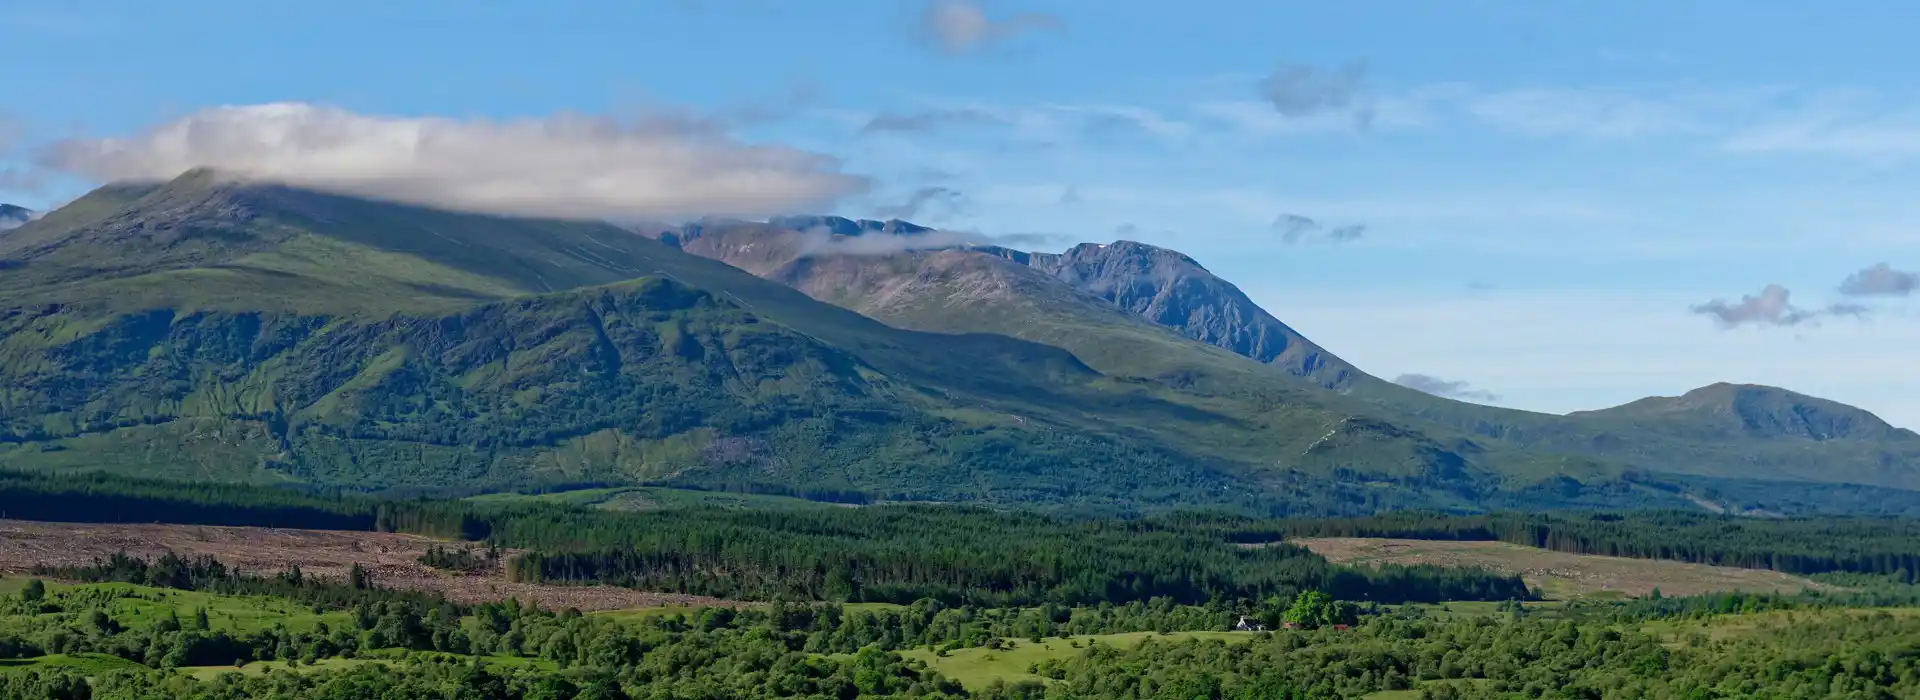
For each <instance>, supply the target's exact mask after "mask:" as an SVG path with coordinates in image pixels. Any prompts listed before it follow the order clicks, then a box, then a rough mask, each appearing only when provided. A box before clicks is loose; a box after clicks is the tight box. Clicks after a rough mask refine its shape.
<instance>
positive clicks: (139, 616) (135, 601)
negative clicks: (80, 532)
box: [0, 576, 353, 632]
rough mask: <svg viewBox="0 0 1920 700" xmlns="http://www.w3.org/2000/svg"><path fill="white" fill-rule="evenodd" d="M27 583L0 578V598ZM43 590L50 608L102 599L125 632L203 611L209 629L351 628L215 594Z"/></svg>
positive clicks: (1, 621)
mask: <svg viewBox="0 0 1920 700" xmlns="http://www.w3.org/2000/svg"><path fill="white" fill-rule="evenodd" d="M27 580H28V579H27V578H25V577H18V576H15V577H6V578H0V594H12V593H16V592H18V591H19V590H20V588H21V587H23V586H25V585H26V582H27ZM47 592H48V594H49V596H50V598H51V600H52V601H53V602H55V603H56V604H58V603H60V602H62V601H85V602H86V603H87V604H88V605H92V604H94V603H97V602H99V601H102V600H105V601H108V602H106V603H105V606H104V609H105V610H107V612H108V614H110V615H112V616H113V619H114V620H116V621H118V622H119V623H121V624H123V625H126V626H127V627H128V628H129V629H142V628H146V627H150V626H152V625H153V624H154V623H157V622H159V621H161V620H164V619H167V617H168V616H171V615H178V616H179V617H180V618H181V619H186V618H189V617H192V616H193V615H194V613H195V612H196V611H199V610H205V611H207V623H208V625H209V626H210V627H211V628H212V629H219V630H230V631H234V632H251V631H254V630H262V629H268V628H272V627H275V626H279V627H284V628H286V629H288V630H291V631H295V632H300V631H305V630H310V629H313V627H314V626H315V625H317V624H319V623H321V622H325V623H327V625H328V626H330V627H334V628H336V629H337V628H339V627H341V626H343V625H352V624H353V619H352V616H350V615H348V614H347V613H345V612H327V613H315V612H313V610H311V609H309V608H306V607H303V606H300V605H298V604H295V603H292V602H290V601H287V600H284V599H279V598H267V597H256V596H231V595H217V594H212V593H200V592H197V591H181V590H172V589H165V588H150V587H147V586H135V585H131V584H125V583H89V584H81V585H68V584H63V583H57V582H48V583H47ZM9 619H11V618H0V631H4V630H5V629H6V627H5V625H7V624H8V620H9Z"/></svg>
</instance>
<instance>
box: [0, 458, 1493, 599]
mask: <svg viewBox="0 0 1920 700" xmlns="http://www.w3.org/2000/svg"><path fill="white" fill-rule="evenodd" d="M0 512H7V513H19V514H21V515H17V516H15V517H38V518H43V519H49V520H80V521H107V522H112V521H134V522H151V521H153V520H167V521H170V522H182V523H193V524H224V525H272V526H276V527H335V528H342V527H344V528H347V529H360V530H369V529H381V530H398V531H403V532H414V533H420V534H429V535H440V536H446V534H447V533H464V534H465V535H466V536H467V537H470V538H476V539H478V538H485V539H486V540H487V541H488V542H490V543H492V544H495V545H500V546H504V547H512V548H517V549H525V550H531V551H529V552H528V553H526V554H524V555H521V556H520V557H518V558H516V559H513V560H511V561H509V563H508V571H509V573H510V575H512V576H513V577H514V578H516V579H519V580H523V581H553V582H604V583H614V584H620V585H629V586H638V587H643V588H647V589H651V590H663V591H674V592H684V593H694V594H700V595H712V596H719V597H729V598H738V599H751V600H775V599H786V600H831V601H847V602H892V603H910V602H913V601H915V600H918V599H921V598H933V599H937V600H940V601H942V602H944V603H946V604H949V605H958V604H963V603H972V604H979V605H994V606H1006V605H1037V604H1041V603H1055V604H1068V605H1073V604H1092V603H1100V602H1110V603H1126V602H1132V601H1145V600H1149V599H1152V598H1156V597H1166V598H1170V599H1172V600H1174V601H1176V602H1180V603H1188V604H1193V603H1203V602H1206V601H1208V600H1213V599H1228V600H1234V599H1259V600H1264V599H1267V598H1271V597H1284V598H1291V597H1292V596H1293V595H1295V594H1296V593H1298V592H1300V591H1303V590H1321V591H1324V592H1327V593H1330V594H1332V595H1334V596H1336V597H1339V598H1341V599H1346V600H1362V601H1378V602H1387V603H1392V602H1407V601H1438V600H1507V599H1512V598H1526V597H1529V593H1528V591H1527V589H1526V586H1525V584H1523V583H1522V582H1521V581H1520V580H1519V578H1517V577H1514V576H1502V575H1494V574H1490V573H1487V572H1482V571H1473V570H1460V569H1445V568H1440V567H1430V566H1427V567H1398V566H1394V567H1382V568H1378V569H1358V568H1351V567H1341V566H1334V565H1331V564H1329V563H1327V561H1326V560H1325V559H1323V558H1321V557H1319V556H1318V555H1315V554H1313V553H1311V552H1308V551H1306V550H1305V549H1302V548H1298V547H1293V546H1289V545H1278V546H1262V547H1241V546H1237V545H1235V544H1234V543H1231V542H1228V541H1226V540H1225V539H1223V538H1222V537H1220V536H1219V532H1218V528H1217V526H1216V525H1214V524H1213V523H1212V522H1211V521H1208V520H1194V521H1193V523H1194V525H1193V526H1192V527H1189V526H1186V525H1183V524H1182V523H1183V522H1184V521H1181V520H1178V519H1167V520H1156V521H1124V520H1073V519H1064V518H1059V517H1052V516H1045V515H1037V514H1026V513H1001V512H995V511H989V510H984V509H978V508H962V507H951V506H875V507H868V508H825V509H809V510H721V509H706V510H681V511H662V512H648V513H610V512H604V511H594V510H587V509H581V508H574V507H568V506H559V505H518V506H508V507H483V506H470V505H462V504H459V503H449V502H442V501H426V500H414V501H382V500H376V499H371V498H367V497H361V496H340V495H329V496H323V495H302V494H297V493H293V492H288V491H282V490H275V489H248V488H243V487H214V486H201V485H178V486H174V485H168V484H162V483H158V482H146V481H133V480H127V479H121V478H115V477H104V476H95V477H27V476H19V475H0Z"/></svg>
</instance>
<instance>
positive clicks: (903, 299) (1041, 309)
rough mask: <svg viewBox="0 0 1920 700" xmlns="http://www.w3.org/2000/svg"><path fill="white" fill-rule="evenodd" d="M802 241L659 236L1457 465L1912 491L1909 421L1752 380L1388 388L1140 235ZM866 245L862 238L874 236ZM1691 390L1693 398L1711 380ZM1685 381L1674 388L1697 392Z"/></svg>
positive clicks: (830, 289) (879, 304)
mask: <svg viewBox="0 0 1920 700" xmlns="http://www.w3.org/2000/svg"><path fill="white" fill-rule="evenodd" d="M812 221H813V222H814V223H815V225H819V224H818V220H812ZM827 228H829V229H831V228H832V227H830V226H829V227H827ZM840 228H844V229H847V230H849V231H850V233H849V235H850V236H865V237H869V238H872V237H883V236H887V235H889V234H887V233H886V232H885V231H884V230H882V229H883V228H885V227H883V226H860V225H855V226H851V227H849V226H841V227H840ZM892 228H893V230H905V231H908V233H907V234H905V235H904V238H905V239H908V240H910V239H911V237H912V236H913V235H914V233H915V232H916V231H920V230H921V229H918V227H911V225H910V224H908V225H906V226H900V225H898V224H896V225H894V226H893V227H892ZM894 237H896V238H902V237H903V236H901V235H899V234H894ZM813 238H814V237H813V236H811V235H809V236H802V235H799V234H798V233H796V232H795V231H794V230H792V229H790V228H783V227H782V226H777V225H768V224H738V223H736V224H722V225H706V226H703V227H698V228H690V229H685V230H679V231H674V232H669V233H668V234H666V238H665V239H666V240H670V241H672V242H674V243H676V244H678V245H680V246H681V247H682V248H683V249H685V250H687V251H688V252H693V253H695V254H699V255H703V256H708V257H713V258H715V259H719V260H723V261H726V262H729V263H732V264H735V265H737V266H740V267H742V268H743V269H746V270H749V271H752V272H754V273H756V274H760V275H762V276H764V277H767V278H769V279H774V280H778V281H781V282H783V283H785V284H789V285H791V286H794V287H795V288H798V289H800V290H802V291H805V292H807V293H808V294H810V295H812V296H814V297H815V298H818V299H821V300H825V301H830V302H833V303H835V304H839V305H842V306H846V307H848V308H851V309H855V310H858V311H860V312H862V313H865V314H867V315H870V316H874V317H875V318H879V319H882V320H885V321H887V322H888V323H891V324H894V325H898V326H902V327H906V328H916V329H924V330H939V331H949V332H958V331H985V332H992V333H1000V334H1005V335H1011V336H1016V337H1021V338H1025V339H1029V340H1035V341H1038V342H1043V343H1048V344H1053V345H1058V346H1060V347H1063V348H1066V349H1068V350H1071V351H1073V353H1074V354H1075V355H1076V356H1078V357H1080V358H1081V359H1083V360H1086V361H1087V363H1088V364H1089V365H1090V366H1092V367H1093V368H1095V369H1097V370H1100V371H1102V372H1105V373H1109V374H1114V375H1119V376H1137V377H1147V378H1152V379H1154V380H1155V381H1159V382H1162V383H1166V384H1168V385H1171V386H1177V387H1180V388H1182V389H1183V390H1185V391H1187V392H1189V393H1196V394H1202V395H1208V396H1212V397H1216V398H1219V399H1221V400H1223V401H1229V402H1230V401H1231V397H1234V396H1236V395H1240V396H1245V395H1247V394H1249V393H1259V394H1261V395H1264V396H1268V397H1284V398H1280V399H1278V400H1282V401H1287V402H1293V403H1306V404H1313V405H1319V406H1330V407H1337V409H1336V410H1338V411H1341V412H1345V413H1347V414H1349V415H1353V416H1366V417H1368V418H1369V419H1372V420H1378V421H1381V422H1382V423H1384V424H1390V425H1397V426H1405V427H1408V428H1411V429H1414V430H1418V431H1419V432H1420V433H1422V434H1423V435H1429V436H1443V435H1450V436H1453V437H1450V438H1444V439H1445V440H1451V441H1453V442H1452V444H1455V445H1458V446H1459V449H1457V450H1456V453H1458V454H1460V455H1467V454H1472V453H1474V452H1475V451H1476V450H1479V451H1481V453H1480V454H1479V455H1478V456H1477V458H1476V459H1473V460H1471V463H1473V464H1476V465H1481V466H1484V467H1485V468H1486V469H1488V470H1489V471H1494V472H1500V473H1504V474H1510V475H1511V474H1524V475H1529V476H1530V477H1534V478H1537V477H1540V476H1542V475H1545V474H1549V473H1555V472H1557V471H1562V470H1564V468H1562V467H1556V466H1547V467H1544V468H1543V467H1542V465H1543V464H1548V465H1550V464H1552V460H1551V458H1546V457H1539V456H1521V455H1511V454H1507V453H1506V451H1508V450H1515V448H1518V450H1524V452H1525V454H1526V455H1581V456H1584V457H1588V458H1593V459H1601V460H1605V461H1607V462H1611V463H1616V464H1620V465H1622V466H1625V467H1630V468H1633V469H1636V470H1641V471H1644V472H1651V473H1660V474H1671V475H1680V476H1685V477H1701V478H1709V479H1715V480H1722V481H1721V483H1724V480H1736V481H1737V480H1756V479H1758V480H1785V481H1803V482H1817V483H1833V484H1860V485H1873V486H1892V487H1897V488H1903V489H1920V442H1917V441H1916V440H1915V439H1914V436H1913V434H1912V433H1911V432H1908V431H1899V430H1894V429H1891V428H1888V427H1885V424H1884V423H1882V422H1880V421H1879V420H1878V419H1877V418H1874V417H1872V416H1871V415H1870V414H1866V413H1865V412H1862V411H1858V410H1857V409H1852V408H1850V407H1845V406H1842V405H1840V404H1835V403H1832V402H1823V401H1820V400H1818V399H1812V398H1810V397H1800V396H1798V395H1794V394H1791V393H1789V392H1784V391H1781V390H1766V392H1768V395H1769V396H1773V397H1775V399H1774V400H1770V401H1759V402H1756V401H1755V400H1752V399H1742V400H1741V401H1740V402H1739V404H1738V407H1736V406H1735V405H1734V404H1733V403H1731V402H1732V399H1731V398H1720V399H1716V400H1715V401H1709V402H1707V403H1708V404H1713V405H1718V404H1727V406H1726V407H1725V408H1723V409H1709V408H1705V407H1702V406H1700V405H1697V404H1699V403H1700V402H1699V401H1694V400H1689V402H1683V404H1684V405H1687V406H1693V407H1694V408H1693V409H1692V410H1688V411H1676V410H1672V409H1671V408H1668V409H1665V410H1656V407H1658V406H1661V405H1663V404H1660V403H1659V400H1655V399H1649V400H1648V402H1653V403H1648V402H1641V404H1646V405H1639V404H1636V405H1630V407H1622V408H1621V409H1614V410H1610V411H1600V412H1587V413H1576V414H1573V415H1569V416H1558V415H1550V414H1542V413H1533V412H1527V411H1517V410H1512V409H1505V408H1499V407H1492V406H1482V405H1477V404H1471V403H1465V402H1460V401H1454V400H1451V399H1446V398H1442V397H1437V396H1432V395H1429V394H1425V393H1422V392H1418V391H1415V390H1413V389H1409V388H1406V387H1402V386H1399V385H1397V384H1393V383H1391V382H1387V381H1384V380H1381V379H1379V378H1376V377H1372V376H1370V375H1367V374H1365V373H1364V372H1362V371H1360V370H1358V369H1356V368H1353V367H1352V366H1350V365H1348V364H1346V363H1345V362H1344V361H1341V360H1339V358H1337V357H1336V356H1334V355H1332V354H1331V353H1327V352H1326V351H1324V350H1323V349H1321V348H1319V346H1317V345H1315V344H1313V343H1312V342H1311V341H1309V340H1307V339H1305V338H1303V337H1300V336H1299V334H1298V333H1296V332H1294V331H1293V330H1292V329H1291V328H1288V327H1286V326H1285V325H1284V324H1282V323H1280V322H1279V321H1278V320H1277V319H1274V318H1273V317H1272V316H1271V315H1270V314H1268V313H1267V312H1265V311H1264V310H1262V309H1260V308H1259V307H1258V306H1256V305H1254V304H1253V303H1252V301H1251V300H1249V299H1247V297H1246V296H1245V295H1244V294H1243V293H1241V292H1240V291H1239V290H1238V289H1237V288H1235V287H1234V286H1233V285H1232V284H1231V283H1228V282H1226V281H1225V280H1221V279H1219V278H1218V277H1215V276H1213V275H1212V274H1211V273H1209V272H1207V271H1206V270H1205V269H1204V268H1202V267H1200V266H1199V265H1198V263H1195V262H1193V261H1192V260H1191V259H1190V258H1188V257H1187V256H1184V255H1180V254H1178V253H1175V252H1173V251H1166V250H1163V249H1159V248H1154V247H1152V246H1146V245H1143V244H1138V243H1131V242H1125V241H1122V242H1118V243H1114V244H1110V245H1104V246H1102V245H1094V244H1086V245H1081V246H1076V247H1075V248H1073V249H1072V250H1070V251H1068V252H1067V253H1065V254H1062V255H1045V254H1028V253H1022V252H1018V251H1011V250H1006V249H1003V248H995V247H985V248H966V249H942V250H907V251H902V252H897V253H892V254H886V255H851V254H838V253H836V251H837V250H841V249H853V247H852V246H840V247H839V248H835V247H832V246H827V247H823V246H822V245H821V244H820V241H818V240H812V239H813ZM876 243H877V242H868V243H866V244H864V248H865V249H867V250H886V249H887V248H886V247H885V246H882V245H877V244H876ZM1008 263H1012V264H1008ZM1248 358H1251V359H1254V360H1258V361H1261V362H1263V363H1266V364H1268V365H1269V366H1271V367H1277V368H1280V369H1282V370H1284V375H1291V378H1304V379H1308V380H1310V381H1309V382H1305V383H1303V382H1298V381H1276V380H1275V377H1276V376H1283V375H1282V373H1281V372H1272V371H1262V368H1260V367H1257V366H1254V365H1251V364H1250V363H1248V362H1246V361H1245V360H1246V359H1248ZM1311 384H1319V385H1321V386H1324V387H1329V388H1334V389H1337V390H1338V391H1339V392H1340V394H1343V395H1344V396H1334V395H1332V394H1330V393H1329V392H1325V391H1319V390H1317V389H1316V388H1315V387H1313V386H1311ZM1303 385H1304V386H1303ZM1702 392H1704V393H1702ZM1702 392H1696V394H1698V395H1700V396H1719V394H1721V393H1724V392H1718V391H1716V390H1714V389H1712V388H1710V389H1708V390H1702ZM1696 394H1689V397H1695V398H1699V397H1697V396H1696ZM1751 394H1753V392H1752V391H1749V392H1746V394H1743V395H1751ZM1782 397H1784V398H1782ZM1761 404H1765V406H1762V405H1761ZM1228 410H1229V411H1231V409H1228ZM1726 415H1740V416H1743V417H1744V418H1743V420H1747V421H1748V422H1755V421H1757V423H1755V424H1756V425H1768V426H1789V427H1792V430H1788V431H1786V432H1784V433H1781V434H1777V435H1775V434H1760V433H1756V432H1754V431H1752V430H1730V429H1727V428H1726V427H1725V426H1724V425H1722V423H1725V421H1726V420H1727V419H1726V418H1725V416H1726ZM1843 426H1860V428H1859V429H1857V430H1855V431H1854V433H1855V434H1853V437H1855V438H1856V439H1852V440H1845V441H1834V440H1822V439H1816V436H1817V435H1819V434H1821V431H1832V430H1838V429H1840V428H1841V427H1843ZM1329 427H1331V426H1329ZM1461 433H1464V434H1465V435H1467V436H1472V437H1471V438H1468V437H1461V436H1460V434H1461ZM1589 480H1591V479H1589Z"/></svg>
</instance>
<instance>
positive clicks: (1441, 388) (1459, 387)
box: [1393, 374, 1500, 401]
mask: <svg viewBox="0 0 1920 700" xmlns="http://www.w3.org/2000/svg"><path fill="white" fill-rule="evenodd" d="M1393 383H1395V384H1399V385H1400V386H1404V387H1407V388H1409V389H1413V390H1415V391H1422V392H1426V393H1429V394H1433V395H1434V396H1444V397H1446V398H1449V399H1461V400H1464V401H1499V400H1500V395H1499V394H1496V393H1493V392H1491V391H1483V390H1480V389H1475V388H1473V385H1472V384H1469V383H1467V382H1464V381H1459V380H1452V379H1441V378H1439V377H1435V376H1433V375H1430V374H1402V375H1400V376H1398V377H1394V378H1393Z"/></svg>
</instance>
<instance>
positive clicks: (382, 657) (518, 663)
mask: <svg viewBox="0 0 1920 700" xmlns="http://www.w3.org/2000/svg"><path fill="white" fill-rule="evenodd" d="M404 658H412V659H416V660H420V659H425V660H438V661H447V662H453V663H460V664H466V663H470V662H472V661H473V660H474V659H475V658H478V659H479V660H480V661H481V663H483V664H485V665H488V666H495V667H506V668H537V669H541V670H545V671H552V670H556V669H558V668H559V667H558V666H556V665H555V664H554V663H553V662H552V661H547V660H545V659H528V658H522V657H518V656H480V657H474V656H469V655H465V654H448V653H442V652H433V651H413V652H409V651H403V650H397V649H383V650H380V651H377V652H373V653H371V654H369V655H367V656H361V657H358V658H352V659H340V658H334V659H320V660H318V661H315V662H314V663H310V664H309V663H302V664H300V665H299V666H293V665H290V664H288V663H287V662H285V661H256V662H253V663H250V664H247V665H245V666H188V667H185V668H182V669H180V672H181V673H184V674H187V675H190V676H193V677H195V678H199V679H201V680H212V679H214V678H218V677H220V676H221V675H224V674H228V673H239V674H243V675H249V676H258V675H263V674H266V673H285V672H288V671H293V672H300V671H305V670H309V669H313V670H328V671H334V670H342V669H349V668H353V667H355V666H364V665H366V664H375V663H384V662H391V661H398V660H400V659H404ZM129 663H131V662H129Z"/></svg>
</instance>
